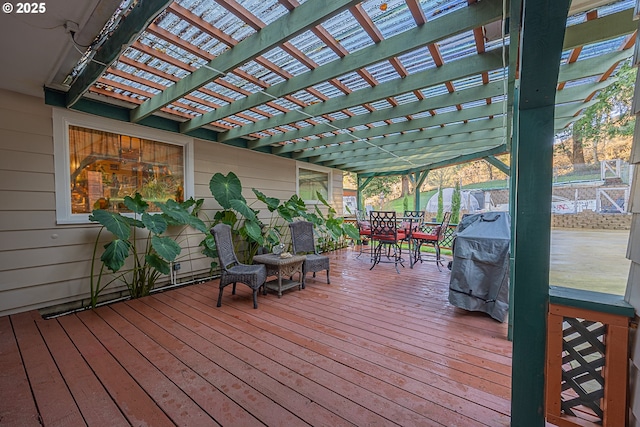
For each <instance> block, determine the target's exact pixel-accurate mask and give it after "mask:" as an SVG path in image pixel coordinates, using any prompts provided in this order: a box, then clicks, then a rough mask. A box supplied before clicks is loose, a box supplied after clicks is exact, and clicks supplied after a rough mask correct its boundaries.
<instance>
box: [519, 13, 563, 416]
mask: <svg viewBox="0 0 640 427" xmlns="http://www.w3.org/2000/svg"><path fill="white" fill-rule="evenodd" d="M523 4H524V8H523V12H522V17H523V18H522V19H523V24H522V37H521V45H520V52H521V54H520V87H519V97H520V99H519V109H518V124H517V126H518V127H517V132H518V135H517V144H518V146H517V150H518V154H517V157H516V162H515V164H512V167H513V168H514V173H513V174H512V175H514V176H515V186H514V187H515V191H517V196H516V198H515V207H514V218H512V227H513V228H514V229H515V233H514V239H513V241H512V247H514V248H515V249H514V250H515V254H516V257H515V259H514V263H513V276H512V277H513V279H514V280H513V282H512V283H511V285H512V286H513V287H514V289H513V296H514V298H513V301H512V302H511V303H512V304H514V308H513V317H514V318H513V360H512V370H511V371H512V374H511V426H512V427H520V426H539V427H544V425H545V405H544V404H545V367H546V363H545V361H546V337H547V323H546V320H547V312H548V304H549V257H550V243H551V241H550V240H551V239H550V235H551V232H550V230H551V185H552V181H553V142H554V130H553V115H554V109H555V105H554V104H555V98H556V87H557V84H558V75H559V68H560V58H561V53H562V48H563V40H564V34H565V29H566V21H567V14H568V11H569V6H570V4H571V0H526V1H525V2H524V3H523ZM512 191H513V190H512Z"/></svg>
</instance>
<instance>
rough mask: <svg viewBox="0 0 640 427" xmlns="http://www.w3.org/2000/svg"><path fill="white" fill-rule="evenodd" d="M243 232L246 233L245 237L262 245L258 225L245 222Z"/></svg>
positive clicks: (260, 231) (260, 229)
mask: <svg viewBox="0 0 640 427" xmlns="http://www.w3.org/2000/svg"><path fill="white" fill-rule="evenodd" d="M244 228H245V232H246V233H247V237H249V238H250V239H251V240H253V241H254V242H258V243H259V244H263V237H262V228H260V223H258V222H257V221H248V220H247V221H245V223H244Z"/></svg>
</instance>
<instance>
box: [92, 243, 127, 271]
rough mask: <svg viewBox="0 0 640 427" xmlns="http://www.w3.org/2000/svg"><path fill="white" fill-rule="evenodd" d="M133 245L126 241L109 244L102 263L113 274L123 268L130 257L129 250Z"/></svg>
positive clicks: (105, 249)
mask: <svg viewBox="0 0 640 427" xmlns="http://www.w3.org/2000/svg"><path fill="white" fill-rule="evenodd" d="M130 247H131V244H130V243H129V242H128V241H126V240H120V239H116V240H113V241H111V242H109V243H108V244H107V245H105V247H104V253H103V254H102V256H101V257H100V261H102V262H103V263H104V265H106V266H107V268H108V269H109V270H111V271H113V272H116V271H118V270H120V269H121V268H122V266H123V265H124V261H125V260H126V259H127V257H128V256H129V248H130Z"/></svg>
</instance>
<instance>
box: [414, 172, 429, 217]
mask: <svg viewBox="0 0 640 427" xmlns="http://www.w3.org/2000/svg"><path fill="white" fill-rule="evenodd" d="M429 172H431V171H430V170H429V169H427V170H425V171H422V172H414V173H415V175H416V185H415V188H414V193H415V197H414V203H413V208H414V209H415V210H417V211H419V210H422V209H421V208H420V187H422V184H424V181H425V180H426V179H427V176H428V175H429Z"/></svg>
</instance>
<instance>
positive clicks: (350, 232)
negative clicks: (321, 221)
mask: <svg viewBox="0 0 640 427" xmlns="http://www.w3.org/2000/svg"><path fill="white" fill-rule="evenodd" d="M342 229H343V230H344V234H346V235H347V236H349V237H350V238H352V239H354V240H358V239H360V233H359V232H358V228H357V227H356V226H355V225H353V224H343V225H342Z"/></svg>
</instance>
